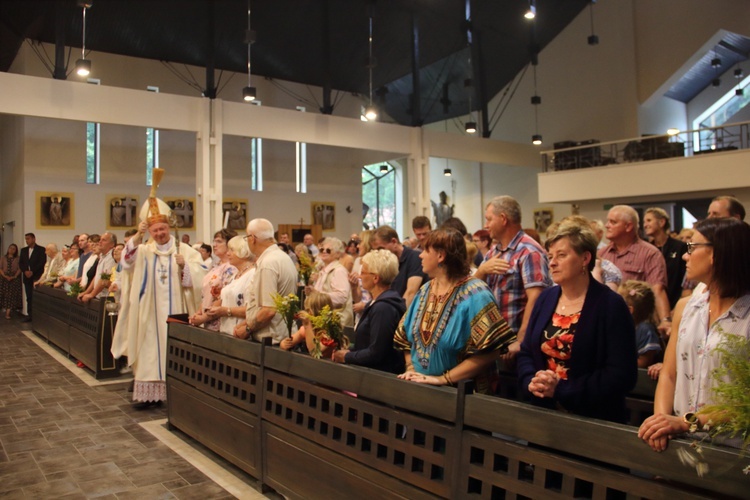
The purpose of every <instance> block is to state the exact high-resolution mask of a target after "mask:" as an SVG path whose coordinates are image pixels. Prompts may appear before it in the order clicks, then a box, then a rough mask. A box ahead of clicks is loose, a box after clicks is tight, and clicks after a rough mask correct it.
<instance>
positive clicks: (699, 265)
mask: <svg viewBox="0 0 750 500" xmlns="http://www.w3.org/2000/svg"><path fill="white" fill-rule="evenodd" d="M694 229H695V231H694V233H693V235H692V237H691V239H690V242H688V249H687V253H686V254H685V255H683V259H685V260H686V261H687V271H686V278H687V279H689V280H695V281H700V282H701V283H705V284H706V291H704V292H700V291H696V292H695V293H694V294H693V295H692V296H691V297H690V298H685V299H682V300H680V301H679V302H677V305H676V306H675V314H674V321H673V322H672V334H671V335H670V336H669V343H668V344H667V351H666V353H665V355H664V364H663V366H662V369H661V373H660V374H659V384H658V385H657V386H656V393H655V395H654V414H653V415H652V416H650V417H648V418H647V419H646V420H645V421H644V422H643V424H642V425H641V428H640V429H639V431H638V436H639V437H640V438H641V439H643V440H644V441H645V442H646V443H648V445H649V446H651V448H653V449H654V451H664V450H665V449H666V448H667V444H668V443H669V439H671V438H672V436H675V435H678V434H683V433H685V432H689V431H690V432H692V431H693V430H700V429H702V428H703V427H704V426H705V425H706V423H707V422H708V420H709V419H711V420H713V421H714V423H717V422H718V421H719V420H720V419H721V416H719V415H716V414H713V415H707V414H698V413H697V412H698V411H699V410H700V409H701V408H702V407H704V406H706V405H710V404H712V403H713V402H714V401H713V385H714V379H713V377H712V376H711V374H712V372H713V371H714V370H716V369H717V368H719V367H720V366H721V356H720V353H719V352H717V350H716V348H717V346H718V345H719V344H721V342H722V340H723V338H724V337H725V336H729V335H739V336H741V337H744V338H745V339H748V338H750V267H749V266H748V265H747V256H748V254H750V226H748V225H747V224H746V223H744V222H742V221H738V220H737V219H733V218H719V219H706V220H703V221H701V222H698V223H697V224H696V225H695V228H694Z"/></svg>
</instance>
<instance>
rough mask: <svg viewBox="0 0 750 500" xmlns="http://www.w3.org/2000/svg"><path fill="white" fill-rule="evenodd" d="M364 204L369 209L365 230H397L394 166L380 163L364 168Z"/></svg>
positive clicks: (365, 217)
mask: <svg viewBox="0 0 750 500" xmlns="http://www.w3.org/2000/svg"><path fill="white" fill-rule="evenodd" d="M362 203H364V204H365V205H366V207H367V213H365V216H364V225H365V228H368V229H375V228H376V227H378V226H382V225H389V226H391V227H393V228H396V169H394V168H393V166H392V165H389V164H387V163H380V164H377V165H367V166H366V167H364V168H362ZM364 209H365V207H363V211H364Z"/></svg>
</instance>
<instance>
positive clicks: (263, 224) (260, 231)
mask: <svg viewBox="0 0 750 500" xmlns="http://www.w3.org/2000/svg"><path fill="white" fill-rule="evenodd" d="M247 233H248V234H253V235H255V237H256V238H258V239H259V240H271V239H273V224H271V221H270V220H268V219H253V220H251V221H250V222H248V223H247Z"/></svg>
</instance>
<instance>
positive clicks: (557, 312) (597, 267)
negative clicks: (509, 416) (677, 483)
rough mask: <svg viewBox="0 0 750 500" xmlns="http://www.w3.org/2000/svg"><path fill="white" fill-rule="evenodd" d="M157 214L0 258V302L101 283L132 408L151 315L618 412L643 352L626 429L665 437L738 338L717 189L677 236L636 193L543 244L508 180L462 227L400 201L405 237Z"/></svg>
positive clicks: (157, 388) (157, 324)
mask: <svg viewBox="0 0 750 500" xmlns="http://www.w3.org/2000/svg"><path fill="white" fill-rule="evenodd" d="M168 214H169V207H168V206H166V205H165V204H163V202H161V200H158V199H157V198H150V199H149V201H148V202H147V203H146V204H145V205H144V207H143V209H142V210H141V221H142V222H141V223H140V224H139V226H138V229H137V230H133V231H130V232H128V233H126V234H125V238H124V242H123V243H118V241H117V238H116V236H115V235H114V234H112V233H110V232H105V233H102V234H101V235H96V234H81V235H79V236H77V237H76V238H75V239H74V240H73V241H72V242H71V243H70V244H68V245H64V246H63V247H62V250H60V251H58V248H57V246H56V245H54V244H50V245H48V246H47V247H46V249H45V250H42V249H41V248H40V247H38V246H36V243H35V238H34V235H33V234H31V233H30V234H28V235H26V243H27V245H26V246H25V247H24V248H22V249H21V250H20V251H19V249H18V247H17V246H16V245H10V246H9V247H8V251H7V253H6V255H5V258H4V259H2V265H0V278H2V281H0V305H2V308H3V309H5V311H6V317H10V314H11V313H12V311H14V310H16V309H18V308H19V306H20V301H21V289H22V286H21V285H22V283H23V285H24V287H25V288H26V297H27V303H28V316H29V317H30V316H31V314H32V296H33V295H32V294H31V293H30V290H32V289H33V287H34V286H42V285H50V286H54V287H63V288H64V289H65V290H71V289H74V288H75V289H77V290H78V291H79V292H80V293H78V298H79V300H81V301H83V302H86V301H88V300H91V299H92V298H95V297H106V296H108V295H114V297H115V300H116V301H118V302H119V303H120V304H121V307H120V316H119V319H118V323H117V330H116V332H115V342H114V346H113V353H114V354H115V355H116V356H128V361H129V364H130V366H131V367H132V368H133V371H134V378H135V383H134V395H133V398H134V401H136V402H139V403H141V404H143V405H146V406H147V405H150V404H154V403H157V402H160V401H162V400H164V399H166V389H165V384H164V372H165V369H164V368H165V361H164V356H165V342H166V328H167V327H166V324H167V318H169V317H170V316H173V315H176V314H183V315H184V320H185V321H187V322H189V323H191V324H193V325H195V326H199V327H202V328H206V329H208V330H212V331H216V332H217V334H226V335H232V336H234V337H236V338H239V339H252V340H256V341H259V340H261V339H263V338H265V337H270V338H271V342H272V344H273V345H275V346H278V347H279V348H281V349H285V350H295V351H299V352H303V353H311V354H312V353H313V352H315V353H317V354H318V355H319V356H321V357H322V358H323V359H326V360H330V361H333V362H335V363H343V364H351V365H359V366H364V367H369V368H372V369H376V370H381V371H386V372H390V373H393V374H394V375H397V376H398V377H399V378H401V379H403V380H405V381H409V382H414V383H422V384H431V385H449V386H450V385H456V384H457V383H458V382H460V381H463V380H473V382H474V387H475V390H477V391H479V392H482V393H487V394H494V393H497V392H498V381H499V377H498V370H499V367H502V368H503V369H506V370H513V371H515V372H516V375H517V380H518V383H519V388H520V392H521V394H522V396H523V397H524V398H525V399H526V400H527V401H529V402H531V403H532V404H535V405H539V406H542V407H546V408H552V409H558V410H563V411H567V412H571V413H575V414H578V415H582V416H588V417H595V418H600V419H605V420H610V421H616V422H623V421H624V420H625V417H626V410H625V397H626V395H627V394H628V392H629V391H630V390H631V389H632V388H633V386H634V384H635V382H636V378H637V369H638V368H639V367H640V368H645V369H648V373H649V374H650V375H651V376H652V377H654V378H655V379H658V388H657V391H656V398H655V405H654V415H653V416H652V417H649V418H648V419H646V420H645V422H644V423H643V425H642V426H641V428H640V431H639V436H640V437H641V438H642V439H643V440H644V441H646V442H647V443H648V444H649V445H650V446H651V447H652V448H653V449H654V450H657V451H661V450H663V449H665V448H666V446H667V443H668V440H669V438H670V437H671V436H673V435H676V434H680V433H684V432H687V431H688V430H690V429H693V428H695V427H696V426H697V427H700V426H701V425H704V424H705V423H706V422H707V420H708V419H709V417H707V416H706V415H703V414H701V413H700V409H701V408H702V407H703V406H705V405H706V404H710V402H711V390H710V389H711V386H712V384H713V383H714V382H713V380H712V378H711V371H712V367H715V366H717V365H718V363H719V356H718V354H717V350H716V347H717V346H718V345H719V344H720V342H721V339H722V336H723V335H726V334H734V335H740V336H743V337H745V338H747V337H748V336H750V322H749V321H750V320H748V318H750V314H748V312H750V276H749V275H748V273H749V271H748V266H747V263H746V262H745V260H744V258H743V257H744V256H745V255H747V254H748V252H750V228H748V225H747V224H746V223H745V222H744V216H745V212H744V208H743V207H742V205H741V204H740V203H739V202H738V201H737V200H736V199H735V198H732V197H729V196H720V197H717V198H716V199H714V200H713V202H712V203H711V205H710V208H709V212H708V214H707V215H708V217H707V218H706V219H705V220H703V221H700V222H698V223H697V224H696V225H695V227H694V228H691V229H690V230H689V231H687V232H684V233H685V234H683V233H680V234H674V233H672V232H671V231H670V230H671V227H670V217H669V215H668V214H667V213H666V212H665V211H664V210H663V209H661V208H656V207H655V208H649V209H647V210H645V211H644V217H643V223H642V225H641V221H640V217H639V214H638V212H637V211H636V210H635V209H633V208H632V207H629V206H626V205H617V206H614V207H612V208H611V209H610V210H609V212H608V215H607V220H606V223H603V222H601V221H590V220H587V219H585V218H584V217H581V216H570V217H566V218H564V219H563V220H561V221H559V222H558V223H555V224H553V225H552V226H550V228H549V230H548V231H547V234H546V235H545V236H546V238H545V240H544V242H542V241H541V239H540V237H539V235H538V234H536V232H535V231H532V230H527V229H524V228H523V227H522V217H521V208H520V205H519V203H518V202H517V201H516V200H515V199H513V198H512V197H510V196H498V197H496V198H493V199H492V200H491V201H490V203H488V204H487V206H486V210H485V214H484V215H485V224H484V227H483V228H480V229H478V230H476V231H474V232H473V233H471V232H469V231H467V228H466V227H465V225H464V224H463V223H462V222H461V221H460V220H459V219H457V218H455V217H452V216H451V217H448V218H447V219H446V220H445V221H443V223H442V225H441V226H439V227H437V228H436V229H433V228H432V226H431V222H430V220H429V219H428V218H427V217H416V218H415V219H414V220H413V224H412V226H413V233H414V237H413V238H405V239H403V240H402V239H401V238H399V235H398V233H397V232H396V230H395V229H393V228H392V227H389V226H381V227H378V228H375V229H373V230H371V231H370V230H367V231H363V232H362V233H359V234H352V235H351V236H350V237H349V238H348V240H346V242H344V241H342V240H341V239H339V238H335V237H326V238H323V239H321V240H320V241H318V242H315V241H314V239H313V236H312V235H311V234H307V235H305V236H304V238H303V241H302V242H301V243H299V244H297V245H296V246H293V242H292V241H291V239H290V236H289V235H288V234H285V233H282V234H277V233H276V232H275V230H274V226H273V224H272V223H271V222H270V221H268V220H266V219H261V218H258V219H253V220H251V221H250V222H249V223H248V224H247V227H246V229H245V231H244V234H237V232H235V230H233V229H222V230H220V231H218V232H216V234H215V235H214V239H213V242H212V245H208V244H203V243H198V244H195V245H190V244H189V243H188V241H189V240H177V239H176V238H175V237H174V236H172V235H171V233H170V227H169V218H168ZM147 233H148V235H149V236H150V238H149V239H148V241H145V240H146V234H147ZM604 237H606V240H607V241H608V243H606V244H605V243H602V241H603V239H604ZM683 238H684V239H683ZM289 295H300V296H302V297H306V300H303V302H302V308H301V309H302V314H301V315H300V318H301V319H300V321H298V322H297V327H298V328H293V329H292V330H293V331H290V329H289V325H288V324H287V323H286V322H285V319H284V318H283V317H282V315H281V314H277V304H276V300H277V299H278V297H288V296H289ZM326 310H328V311H331V310H332V311H335V312H336V315H335V318H337V321H338V323H337V327H339V328H340V329H341V330H342V331H344V332H345V334H346V335H347V336H348V340H347V341H346V342H343V343H342V342H333V343H331V342H328V343H325V345H324V346H322V348H319V346H320V344H315V342H316V339H318V333H319V332H317V331H316V328H319V327H316V326H315V324H314V322H312V321H311V318H315V317H317V316H318V315H320V314H322V312H323V311H326ZM662 358H663V359H662ZM713 418H714V420H716V419H718V418H721V417H720V416H713Z"/></svg>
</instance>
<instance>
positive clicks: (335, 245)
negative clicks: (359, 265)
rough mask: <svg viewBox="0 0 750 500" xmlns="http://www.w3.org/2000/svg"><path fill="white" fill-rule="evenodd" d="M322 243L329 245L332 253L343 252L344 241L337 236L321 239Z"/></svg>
mask: <svg viewBox="0 0 750 500" xmlns="http://www.w3.org/2000/svg"><path fill="white" fill-rule="evenodd" d="M323 245H328V246H329V247H331V250H333V252H334V253H338V254H341V253H344V243H343V242H342V241H341V240H340V239H338V238H334V237H332V236H329V237H328V238H326V239H324V240H323Z"/></svg>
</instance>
